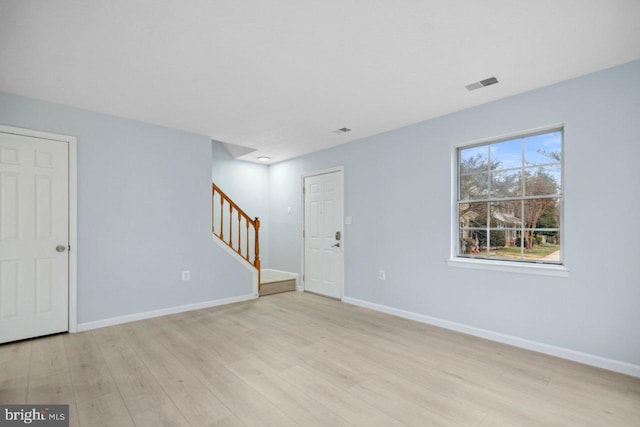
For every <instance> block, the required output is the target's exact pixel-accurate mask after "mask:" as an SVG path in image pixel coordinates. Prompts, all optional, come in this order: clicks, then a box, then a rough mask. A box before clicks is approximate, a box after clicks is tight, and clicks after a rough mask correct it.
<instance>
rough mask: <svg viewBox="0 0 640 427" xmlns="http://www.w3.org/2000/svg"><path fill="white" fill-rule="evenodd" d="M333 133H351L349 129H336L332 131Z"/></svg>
mask: <svg viewBox="0 0 640 427" xmlns="http://www.w3.org/2000/svg"><path fill="white" fill-rule="evenodd" d="M332 132H333V133H347V132H351V129H349V128H340V129H336V130H334V131H332Z"/></svg>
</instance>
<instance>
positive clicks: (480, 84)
mask: <svg viewBox="0 0 640 427" xmlns="http://www.w3.org/2000/svg"><path fill="white" fill-rule="evenodd" d="M496 83H498V79H496V78H495V77H489V78H488V79H484V80H480V81H479V82H475V83H471V84H468V85H466V86H465V87H466V88H467V90H468V91H472V90H476V89H480V88H482V87H485V86H491V85H494V84H496Z"/></svg>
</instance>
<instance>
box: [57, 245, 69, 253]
mask: <svg viewBox="0 0 640 427" xmlns="http://www.w3.org/2000/svg"><path fill="white" fill-rule="evenodd" d="M66 250H67V245H58V246H56V251H58V252H64V251H66Z"/></svg>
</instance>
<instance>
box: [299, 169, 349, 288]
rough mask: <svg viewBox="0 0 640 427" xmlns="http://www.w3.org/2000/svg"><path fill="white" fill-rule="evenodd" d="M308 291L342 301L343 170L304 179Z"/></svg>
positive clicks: (305, 286)
mask: <svg viewBox="0 0 640 427" xmlns="http://www.w3.org/2000/svg"><path fill="white" fill-rule="evenodd" d="M304 189H305V190H304V289H305V290H306V291H310V292H314V293H318V294H321V295H326V296H329V297H333V298H342V268H343V266H342V263H343V257H342V254H343V252H342V234H343V227H342V224H343V222H342V201H343V189H342V171H336V172H329V173H324V174H320V175H314V176H307V177H305V179H304Z"/></svg>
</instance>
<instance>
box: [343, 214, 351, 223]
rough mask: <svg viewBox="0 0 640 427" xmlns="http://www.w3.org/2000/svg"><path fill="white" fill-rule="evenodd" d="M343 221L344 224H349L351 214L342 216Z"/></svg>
mask: <svg viewBox="0 0 640 427" xmlns="http://www.w3.org/2000/svg"><path fill="white" fill-rule="evenodd" d="M344 223H345V224H351V215H349V216H345V217H344Z"/></svg>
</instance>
